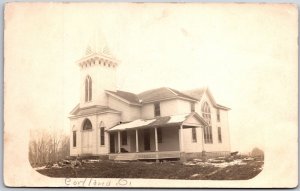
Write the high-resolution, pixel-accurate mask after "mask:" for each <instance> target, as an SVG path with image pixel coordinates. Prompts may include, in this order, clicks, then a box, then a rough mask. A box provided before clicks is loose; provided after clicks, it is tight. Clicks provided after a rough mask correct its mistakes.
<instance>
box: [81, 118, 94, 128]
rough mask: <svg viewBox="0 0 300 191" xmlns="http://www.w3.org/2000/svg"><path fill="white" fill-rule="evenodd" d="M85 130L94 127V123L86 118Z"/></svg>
mask: <svg viewBox="0 0 300 191" xmlns="http://www.w3.org/2000/svg"><path fill="white" fill-rule="evenodd" d="M82 129H83V130H91V129H92V123H91V121H90V120H89V119H85V120H84V122H83V127H82Z"/></svg>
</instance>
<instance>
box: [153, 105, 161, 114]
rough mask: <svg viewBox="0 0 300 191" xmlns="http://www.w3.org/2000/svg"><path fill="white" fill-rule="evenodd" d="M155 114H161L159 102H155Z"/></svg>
mask: <svg viewBox="0 0 300 191" xmlns="http://www.w3.org/2000/svg"><path fill="white" fill-rule="evenodd" d="M154 116H155V117H158V116H160V104H159V103H155V104H154Z"/></svg>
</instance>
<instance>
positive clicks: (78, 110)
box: [71, 105, 120, 116]
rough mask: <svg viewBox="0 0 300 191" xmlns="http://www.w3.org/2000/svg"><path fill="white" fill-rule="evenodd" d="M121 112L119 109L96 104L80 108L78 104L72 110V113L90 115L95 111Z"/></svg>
mask: <svg viewBox="0 0 300 191" xmlns="http://www.w3.org/2000/svg"><path fill="white" fill-rule="evenodd" d="M109 112H110V113H120V112H119V111H117V110H114V109H111V108H109V107H104V106H100V105H94V106H90V107H84V108H80V107H79V106H78V105H77V106H76V107H75V108H74V109H73V110H72V111H71V115H77V116H78V115H89V114H95V113H109Z"/></svg>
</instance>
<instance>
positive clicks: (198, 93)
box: [184, 88, 205, 100]
mask: <svg viewBox="0 0 300 191" xmlns="http://www.w3.org/2000/svg"><path fill="white" fill-rule="evenodd" d="M204 92H205V88H197V89H192V90H186V91H184V93H185V94H187V95H189V96H191V97H193V98H195V99H197V100H201V98H202V96H203V94H204Z"/></svg>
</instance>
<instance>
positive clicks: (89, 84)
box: [85, 76, 92, 102]
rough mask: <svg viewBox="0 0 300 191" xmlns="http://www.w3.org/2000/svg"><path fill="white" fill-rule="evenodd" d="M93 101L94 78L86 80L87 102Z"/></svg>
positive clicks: (88, 77)
mask: <svg viewBox="0 0 300 191" xmlns="http://www.w3.org/2000/svg"><path fill="white" fill-rule="evenodd" d="M88 101H92V78H91V77H90V76H87V77H86V78H85V102H88Z"/></svg>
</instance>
